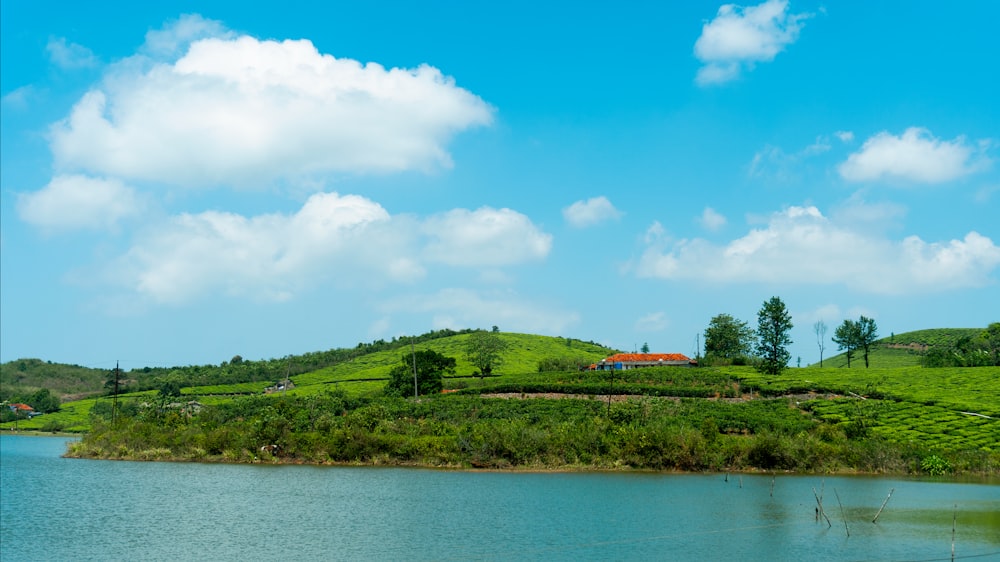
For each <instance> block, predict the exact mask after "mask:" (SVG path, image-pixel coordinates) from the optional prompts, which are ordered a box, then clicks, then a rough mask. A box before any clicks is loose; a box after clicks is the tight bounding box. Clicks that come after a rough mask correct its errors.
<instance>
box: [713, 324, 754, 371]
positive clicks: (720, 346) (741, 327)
mask: <svg viewBox="0 0 1000 562" xmlns="http://www.w3.org/2000/svg"><path fill="white" fill-rule="evenodd" d="M753 336H754V333H753V330H752V329H751V328H750V326H748V325H747V323H746V322H743V321H741V320H737V319H736V318H733V317H732V316H731V315H729V314H719V315H717V316H715V317H713V318H712V319H711V320H710V321H709V322H708V327H707V328H705V357H706V358H707V359H709V360H711V359H713V358H722V359H729V360H732V359H736V358H737V357H745V356H747V355H749V354H750V347H751V343H752V342H753Z"/></svg>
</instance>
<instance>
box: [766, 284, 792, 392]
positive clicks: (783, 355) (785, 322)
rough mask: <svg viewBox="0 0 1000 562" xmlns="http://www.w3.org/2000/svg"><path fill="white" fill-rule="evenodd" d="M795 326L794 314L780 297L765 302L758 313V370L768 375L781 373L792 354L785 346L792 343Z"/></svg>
mask: <svg viewBox="0 0 1000 562" xmlns="http://www.w3.org/2000/svg"><path fill="white" fill-rule="evenodd" d="M792 327H793V324H792V315H791V314H789V313H788V310H787V309H786V308H785V303H784V302H782V301H781V299H780V298H778V297H771V298H770V300H767V301H765V302H764V305H763V306H762V307H761V309H760V311H759V312H758V313H757V355H758V356H760V362H759V363H758V365H757V370H759V371H760V372H762V373H764V374H768V375H779V374H781V371H782V370H784V369H785V367H786V366H787V365H788V360H789V359H791V358H792V354H791V353H789V352H788V349H786V347H785V346H787V345H791V343H792V338H791V336H789V335H788V332H790V331H791V329H792Z"/></svg>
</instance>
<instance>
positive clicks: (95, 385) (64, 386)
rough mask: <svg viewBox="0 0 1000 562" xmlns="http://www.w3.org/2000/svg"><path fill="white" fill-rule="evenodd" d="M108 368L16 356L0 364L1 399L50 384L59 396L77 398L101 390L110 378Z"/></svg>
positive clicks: (48, 386) (50, 387) (63, 398)
mask: <svg viewBox="0 0 1000 562" xmlns="http://www.w3.org/2000/svg"><path fill="white" fill-rule="evenodd" d="M108 373H109V372H108V371H107V370H105V369H91V368H89V367H81V366H79V365H66V364H63V363H52V362H51V361H42V360H41V359H17V360H15V361H9V362H7V363H4V364H2V365H0V400H8V399H9V398H10V397H12V396H23V395H27V394H31V393H33V392H35V391H37V390H39V389H42V388H47V389H49V391H50V392H52V393H53V394H55V395H57V396H59V398H60V399H62V400H65V399H67V398H68V399H75V398H79V397H82V396H86V395H88V394H94V393H99V392H100V391H101V390H102V389H103V388H104V381H106V380H107V378H108Z"/></svg>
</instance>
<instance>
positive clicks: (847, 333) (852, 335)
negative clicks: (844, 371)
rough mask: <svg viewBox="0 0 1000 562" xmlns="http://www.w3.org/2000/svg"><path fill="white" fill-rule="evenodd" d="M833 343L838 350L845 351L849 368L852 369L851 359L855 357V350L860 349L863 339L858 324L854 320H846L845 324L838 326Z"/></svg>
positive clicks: (834, 332)
mask: <svg viewBox="0 0 1000 562" xmlns="http://www.w3.org/2000/svg"><path fill="white" fill-rule="evenodd" d="M832 339H833V343H835V344H837V349H838V350H844V355H846V356H847V368H848V369H850V368H851V358H853V357H854V350H856V349H857V348H858V342H859V341H860V339H861V335H860V330H859V329H858V323H857V322H855V321H854V320H850V319H846V320H844V323H843V324H841V325H840V326H837V329H836V330H834V331H833V338H832Z"/></svg>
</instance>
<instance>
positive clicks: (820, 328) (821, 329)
mask: <svg viewBox="0 0 1000 562" xmlns="http://www.w3.org/2000/svg"><path fill="white" fill-rule="evenodd" d="M813 331H814V332H816V345H818V346H819V366H820V367H822V366H823V352H824V351H825V350H826V322H824V321H822V320H819V321H817V322H816V323H815V324H813Z"/></svg>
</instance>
